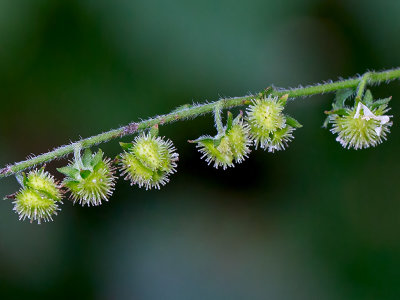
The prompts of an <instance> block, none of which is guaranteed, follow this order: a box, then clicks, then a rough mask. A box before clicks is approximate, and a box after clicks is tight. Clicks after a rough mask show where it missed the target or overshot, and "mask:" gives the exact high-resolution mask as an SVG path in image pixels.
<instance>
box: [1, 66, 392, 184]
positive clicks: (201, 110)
mask: <svg viewBox="0 0 400 300" xmlns="http://www.w3.org/2000/svg"><path fill="white" fill-rule="evenodd" d="M399 78H400V68H397V69H392V70H386V71H382V72H368V73H366V76H365V75H363V76H358V77H355V78H351V79H346V80H338V81H335V82H330V83H322V84H316V85H310V86H307V87H299V88H294V89H273V90H272V91H271V93H270V94H271V95H273V96H283V95H285V94H288V95H289V97H290V98H298V97H305V96H312V95H317V94H325V93H330V92H335V91H338V90H341V89H348V88H357V87H358V93H357V96H360V97H361V96H362V93H363V91H364V89H365V87H366V85H367V84H380V83H383V82H386V83H387V82H389V81H391V80H394V79H399ZM360 94H361V95H360ZM258 97H260V94H257V95H249V96H244V97H235V98H224V99H220V100H218V101H215V102H211V103H205V104H199V105H185V106H182V108H180V109H177V110H174V111H172V112H170V113H168V114H165V115H161V116H157V117H154V118H151V119H148V120H145V121H141V122H138V123H131V124H128V125H126V126H123V127H120V128H118V129H114V130H110V131H107V132H104V133H100V134H98V135H95V136H92V137H89V138H86V139H82V140H80V141H78V142H75V143H72V144H69V145H65V146H61V147H59V148H56V149H54V150H52V151H50V152H47V153H44V154H41V155H38V156H36V157H33V158H29V159H27V160H24V161H21V162H17V163H14V164H12V165H7V166H6V167H5V168H3V169H0V178H3V177H7V176H10V175H14V174H17V173H19V172H21V171H24V170H25V169H29V168H31V167H34V166H36V165H39V164H43V163H45V162H49V161H52V160H54V159H57V158H61V157H64V156H66V155H68V154H70V153H73V152H74V150H75V149H76V148H77V147H80V148H81V149H84V148H89V147H92V146H95V145H98V144H100V143H104V142H108V141H110V140H113V139H117V138H121V137H123V136H126V135H131V134H134V133H137V132H139V131H142V130H145V129H148V128H150V127H152V126H154V125H156V124H157V125H164V124H167V123H172V122H175V121H179V120H185V119H189V118H190V119H193V118H196V117H198V116H200V115H203V114H206V113H212V112H213V111H215V109H216V108H217V110H222V109H227V108H231V107H239V106H243V105H248V104H250V103H251V100H252V99H255V98H258Z"/></svg>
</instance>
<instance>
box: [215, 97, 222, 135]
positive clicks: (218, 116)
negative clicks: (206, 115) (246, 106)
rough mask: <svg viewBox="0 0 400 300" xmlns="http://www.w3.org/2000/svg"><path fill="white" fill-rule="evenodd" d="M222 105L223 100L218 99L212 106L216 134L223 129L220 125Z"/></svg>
mask: <svg viewBox="0 0 400 300" xmlns="http://www.w3.org/2000/svg"><path fill="white" fill-rule="evenodd" d="M222 106H223V102H222V101H221V102H220V101H218V103H217V105H215V107H214V119H215V127H216V128H217V131H218V134H221V133H223V131H224V125H222Z"/></svg>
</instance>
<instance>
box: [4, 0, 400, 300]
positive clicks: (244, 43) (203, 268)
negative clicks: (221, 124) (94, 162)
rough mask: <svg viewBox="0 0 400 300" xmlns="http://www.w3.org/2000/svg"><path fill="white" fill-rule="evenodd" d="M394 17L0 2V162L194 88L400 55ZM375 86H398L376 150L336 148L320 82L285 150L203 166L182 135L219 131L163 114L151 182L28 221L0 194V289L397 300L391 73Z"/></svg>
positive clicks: (181, 98)
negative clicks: (162, 149)
mask: <svg viewBox="0 0 400 300" xmlns="http://www.w3.org/2000/svg"><path fill="white" fill-rule="evenodd" d="M399 15H400V1H397V0H392V1H390V0H382V1H372V0H364V1H356V0H327V1H320V0H302V1H294V0H293V1H289V0H285V1H283V0H281V1H266V0H246V1H245V0H242V1H227V0H220V1H218V0H217V1H215V0H213V1H210V0H204V1H183V0H170V1H162V0H147V1H146V0H140V1H128V0H117V1H104V0H82V1H73V0H61V1H50V0H37V1H31V0H1V1H0V41H1V43H0V101H1V106H0V144H1V147H0V165H1V166H4V165H5V164H6V163H10V162H14V161H19V160H22V159H24V158H25V157H26V156H28V155H30V154H32V153H33V154H39V153H42V152H45V151H47V150H49V149H51V148H53V147H55V146H58V145H62V144H65V143H68V142H69V141H74V140H77V139H79V138H80V137H87V136H90V135H92V134H96V133H99V132H101V131H105V130H108V129H110V128H116V127H118V126H120V125H125V124H127V123H129V122H131V121H137V120H139V119H140V118H147V117H150V116H153V115H156V114H161V113H166V112H168V111H169V110H171V109H173V108H174V107H176V106H179V105H181V104H185V103H191V102H192V101H195V102H202V101H205V100H215V99H218V97H220V96H241V95H246V94H249V93H254V92H258V91H260V90H262V89H264V88H265V87H267V86H268V85H270V84H275V85H276V86H282V87H293V86H297V85H298V84H310V83H315V82H319V81H322V80H329V79H333V80H334V79H337V78H338V77H339V76H342V77H349V76H352V75H354V74H356V73H363V72H365V71H366V70H368V69H376V70H381V69H386V68H392V67H397V66H399V65H400V55H399V53H400V39H399V33H400V22H399ZM373 92H374V94H375V96H376V97H380V98H383V97H386V96H390V95H392V96H393V101H392V111H391V113H392V114H393V115H394V117H393V122H394V126H393V128H392V133H391V134H390V136H389V140H388V141H387V142H385V143H384V144H382V145H380V146H379V147H377V148H376V149H368V150H363V151H346V150H344V149H342V148H341V146H340V145H339V144H338V143H337V142H335V138H334V136H333V135H332V134H331V133H330V132H329V131H327V130H324V129H322V128H321V124H322V122H323V120H324V114H323V111H324V110H325V109H329V108H330V101H331V100H332V97H333V96H332V95H324V96H315V97H312V98H307V99H300V100H298V101H295V102H292V103H290V104H289V107H288V110H289V112H290V113H291V114H292V115H294V116H295V117H296V118H297V119H298V120H299V121H300V122H301V123H303V125H304V127H303V128H302V129H300V130H297V131H296V138H295V140H294V141H293V143H291V145H290V147H289V149H288V150H287V151H284V152H282V153H275V154H270V153H267V152H264V151H254V152H253V153H252V154H251V157H250V158H249V159H248V160H247V161H245V163H243V164H242V165H238V166H237V167H236V168H234V169H229V170H226V171H222V170H215V169H213V168H211V167H208V166H207V165H206V163H205V162H204V161H200V159H199V157H200V154H199V153H198V152H197V151H196V149H195V147H194V146H193V145H190V144H188V143H187V142H186V141H187V140H188V139H193V138H196V137H198V136H199V135H202V134H213V133H214V128H213V123H212V118H211V117H210V116H205V117H202V118H198V119H196V120H194V121H190V122H186V123H177V124H173V125H168V126H165V127H162V128H161V134H162V135H166V136H168V137H169V138H171V139H172V140H173V141H174V143H175V145H176V147H177V148H178V150H179V153H180V162H179V166H178V173H177V174H176V175H174V176H172V177H171V182H170V184H168V185H167V186H165V187H164V188H162V189H161V191H147V192H146V191H143V190H139V189H138V188H136V187H133V188H132V187H130V186H129V184H128V183H127V182H125V181H123V180H119V182H118V184H117V189H116V192H115V194H114V196H113V197H112V198H111V200H110V202H108V203H105V204H104V205H102V206H100V207H94V208H92V207H90V208H87V207H84V208H82V207H80V206H78V205H75V206H73V205H72V203H71V202H69V201H65V203H64V205H63V210H62V212H61V213H60V215H59V216H57V217H56V219H55V221H54V222H53V223H50V224H48V223H46V224H42V225H40V226H39V225H37V224H29V222H27V221H25V222H19V221H18V218H17V215H16V214H15V213H14V212H13V211H12V204H11V202H10V201H1V202H0V298H1V299H27V298H29V299H400V189H399V182H398V180H399V167H400V159H399V158H398V153H399V150H400V142H399V141H400V139H399V137H400V130H399V127H398V124H399V123H400V122H399V121H400V120H399V115H400V101H399V97H400V86H399V82H398V81H396V82H393V83H391V84H390V85H384V86H381V87H376V88H374V89H373ZM129 140H130V138H124V139H123V141H129ZM102 149H103V150H104V151H105V152H106V153H107V155H109V156H115V155H116V154H117V153H118V151H119V145H118V142H117V141H113V142H110V143H108V144H105V145H102ZM65 163H66V161H65V160H64V161H56V162H53V163H51V164H49V165H48V169H49V170H51V171H52V172H53V173H54V174H56V172H55V168H56V167H59V166H62V165H63V164H65ZM57 176H58V175H57ZM17 189H18V185H17V183H16V181H15V179H14V178H7V179H4V180H2V181H1V182H0V196H1V197H3V196H4V195H6V194H10V193H13V192H15V191H16V190H17Z"/></svg>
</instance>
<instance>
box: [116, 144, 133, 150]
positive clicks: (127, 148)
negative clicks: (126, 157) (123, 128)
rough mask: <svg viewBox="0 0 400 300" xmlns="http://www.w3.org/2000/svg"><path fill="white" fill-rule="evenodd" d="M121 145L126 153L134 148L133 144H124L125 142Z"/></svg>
mask: <svg viewBox="0 0 400 300" xmlns="http://www.w3.org/2000/svg"><path fill="white" fill-rule="evenodd" d="M119 145H120V146H121V148H122V149H123V150H125V151H129V149H131V148H132V147H133V143H123V142H119Z"/></svg>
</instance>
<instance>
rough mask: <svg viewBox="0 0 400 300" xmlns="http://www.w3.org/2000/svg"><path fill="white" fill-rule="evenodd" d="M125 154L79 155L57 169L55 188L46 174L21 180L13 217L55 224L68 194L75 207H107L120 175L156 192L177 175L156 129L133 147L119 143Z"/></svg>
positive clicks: (166, 143)
mask: <svg viewBox="0 0 400 300" xmlns="http://www.w3.org/2000/svg"><path fill="white" fill-rule="evenodd" d="M120 145H121V147H122V149H123V153H121V154H120V155H118V156H117V157H116V159H114V160H113V161H112V160H111V159H110V158H107V157H104V154H103V152H102V151H101V150H100V149H99V150H98V151H97V152H96V153H92V151H91V150H90V149H86V150H85V151H84V152H83V155H81V150H80V149H76V151H75V155H74V159H73V160H72V161H70V162H69V164H68V165H67V166H65V167H62V168H59V169H57V170H58V171H59V172H60V173H62V174H63V175H65V178H64V179H63V181H62V182H61V183H59V182H57V180H55V179H54V177H53V176H51V175H50V174H49V173H48V172H47V171H45V170H44V168H41V169H40V170H34V171H31V172H29V173H28V174H25V173H21V174H20V175H18V177H17V178H18V179H19V180H18V181H19V182H20V184H21V186H22V187H21V189H20V190H19V191H18V192H17V193H16V194H14V195H11V196H9V198H13V199H14V201H13V204H14V211H15V212H16V213H18V215H19V218H20V220H21V219H22V220H25V219H29V220H31V222H32V221H37V222H38V223H39V224H40V223H41V222H42V221H51V220H52V218H53V216H54V215H57V211H59V210H60V208H59V204H62V198H63V196H64V194H65V193H66V192H69V194H70V199H71V200H72V201H73V203H74V204H75V203H79V204H80V205H82V206H85V205H87V206H97V205H101V204H102V202H103V201H108V199H109V198H110V196H111V195H112V194H113V192H114V186H115V181H116V179H117V177H116V176H115V173H116V169H117V168H119V170H120V175H121V176H123V177H124V178H125V179H126V180H129V181H130V183H131V185H137V186H139V187H145V188H146V189H151V188H157V189H159V188H160V186H161V185H165V184H166V183H167V182H168V181H169V176H170V174H172V173H174V172H175V168H176V166H177V165H176V163H177V161H178V154H177V153H176V152H175V151H176V149H175V148H174V146H173V144H172V142H171V141H170V140H166V139H164V138H161V137H158V126H155V127H153V128H152V129H151V130H150V131H149V132H148V133H142V134H140V135H138V136H136V138H135V139H134V141H133V142H132V143H120Z"/></svg>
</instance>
